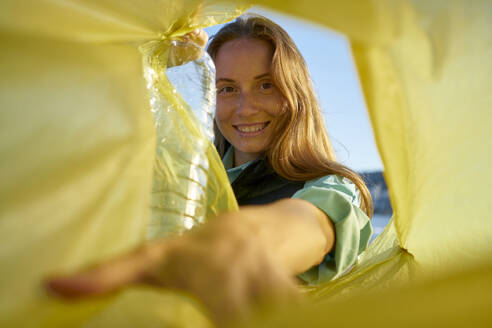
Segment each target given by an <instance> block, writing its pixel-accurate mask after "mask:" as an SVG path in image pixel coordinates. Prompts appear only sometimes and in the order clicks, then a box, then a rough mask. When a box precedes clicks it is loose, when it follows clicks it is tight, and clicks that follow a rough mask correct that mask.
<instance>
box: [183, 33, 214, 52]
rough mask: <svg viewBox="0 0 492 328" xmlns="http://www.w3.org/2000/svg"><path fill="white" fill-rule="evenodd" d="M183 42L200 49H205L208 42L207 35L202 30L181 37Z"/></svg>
mask: <svg viewBox="0 0 492 328" xmlns="http://www.w3.org/2000/svg"><path fill="white" fill-rule="evenodd" d="M183 41H185V42H186V41H191V42H193V43H195V44H196V45H197V46H199V47H200V48H205V46H206V45H207V42H208V34H207V32H205V31H204V30H202V29H196V30H194V31H192V32H190V33H188V34H186V35H184V36H183Z"/></svg>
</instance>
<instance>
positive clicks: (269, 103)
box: [263, 96, 287, 117]
mask: <svg viewBox="0 0 492 328" xmlns="http://www.w3.org/2000/svg"><path fill="white" fill-rule="evenodd" d="M263 104H264V105H266V106H264V108H265V111H266V112H267V113H268V114H269V115H270V116H272V117H278V116H281V115H282V114H284V113H285V110H286V107H287V106H286V105H287V102H286V101H285V100H284V99H283V98H282V97H280V96H275V97H270V98H269V99H265V100H264V101H263Z"/></svg>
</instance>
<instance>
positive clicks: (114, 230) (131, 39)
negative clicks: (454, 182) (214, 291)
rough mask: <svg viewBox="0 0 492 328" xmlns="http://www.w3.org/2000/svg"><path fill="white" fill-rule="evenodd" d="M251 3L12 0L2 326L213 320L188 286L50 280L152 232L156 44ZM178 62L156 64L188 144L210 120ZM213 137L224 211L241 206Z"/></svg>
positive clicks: (2, 59)
mask: <svg viewBox="0 0 492 328" xmlns="http://www.w3.org/2000/svg"><path fill="white" fill-rule="evenodd" d="M243 10H244V8H243V7H241V6H240V5H239V4H238V3H236V4H226V3H220V2H217V1H193V0H189V1H168V0H161V1H130V2H121V1H108V0H106V1H105V0H102V1H100V0H98V1H76V0H73V1H55V0H43V1H3V2H2V3H1V4H0V42H1V44H2V51H1V52H0V67H1V69H0V71H1V72H2V76H1V78H0V108H1V112H0V122H1V123H0V124H1V129H0V131H1V132H0V134H1V138H0V139H1V140H0V153H1V160H0V180H1V181H2V183H1V184H0V209H1V210H0V239H1V240H2V247H0V291H1V293H0V294H1V296H0V326H2V327H31V326H32V327H68V326H87V327H109V326H119V327H124V326H128V327H153V326H159V327H162V326H163V325H164V326H175V325H177V324H179V325H184V326H189V327H206V326H209V325H210V323H209V321H208V319H207V317H206V315H204V314H203V313H204V312H203V311H201V310H200V306H199V305H197V304H196V303H195V302H194V301H193V299H192V298H190V297H188V296H185V295H181V294H179V293H177V292H173V291H162V290H156V289H150V288H143V287H134V288H128V289H126V290H125V291H122V292H121V293H119V294H118V295H113V296H109V297H105V298H100V299H96V300H93V299H89V300H84V301H80V302H74V303H70V302H64V301H60V300H57V298H55V297H51V296H50V295H48V294H47V291H46V290H45V289H44V287H43V286H42V281H43V279H46V278H47V277H48V276H49V275H52V274H55V273H60V272H71V271H73V270H77V269H79V268H82V267H85V266H87V265H90V264H92V263H95V262H98V261H101V260H104V259H107V258H110V257H112V256H115V255H116V254H121V253H124V252H127V251H128V250H130V249H133V248H135V247H136V246H138V245H140V244H142V243H143V242H144V241H145V240H146V234H147V233H148V231H147V230H148V226H149V224H148V221H149V217H150V213H151V194H152V190H153V168H154V167H155V162H154V159H155V157H156V156H155V154H156V142H157V141H156V128H155V126H154V120H153V117H152V112H151V102H150V100H151V97H150V96H149V91H148V90H147V83H148V81H146V80H145V78H144V67H147V66H145V65H148V64H149V62H151V60H150V59H152V58H153V57H152V56H153V55H154V54H153V53H151V52H146V49H148V48H146V47H145V45H148V44H149V43H150V42H154V44H155V45H157V46H158V47H160V48H161V49H162V50H164V52H165V51H166V49H167V50H168V49H169V44H170V41H171V40H172V39H175V38H178V37H179V36H182V35H184V34H186V33H188V32H190V31H192V30H194V29H196V28H202V27H206V26H209V25H212V24H218V23H223V22H225V21H228V20H231V19H233V18H234V17H235V16H237V15H239V14H240V13H241V12H242V11H243ZM144 59H146V61H145V62H144ZM161 59H162V58H161ZM166 63H167V62H166V61H163V62H162V63H160V64H162V65H161V66H159V65H157V64H156V65H154V62H152V65H153V66H152V67H153V69H154V70H155V71H156V72H157V74H158V75H159V78H158V79H157V81H156V82H155V86H156V88H158V91H159V92H160V96H161V97H162V99H163V100H165V101H167V103H169V104H171V108H170V109H172V110H174V112H173V113H172V114H173V115H174V117H175V119H177V118H180V119H181V121H182V122H185V124H184V126H183V130H179V131H176V135H178V134H179V135H181V136H184V137H183V139H182V140H185V139H186V138H187V139H186V140H187V142H188V143H181V144H180V145H179V146H180V147H181V151H182V152H183V153H185V154H186V153H187V152H188V153H189V152H193V151H192V150H190V149H189V147H190V145H191V144H192V143H193V141H194V140H196V139H197V138H198V137H200V136H201V131H200V130H199V129H198V127H197V126H196V124H195V125H193V122H192V121H193V116H192V115H191V112H190V110H189V108H187V107H186V106H187V104H186V102H185V101H184V100H183V99H181V98H180V97H179V95H176V94H174V93H173V92H172V88H170V87H169V82H168V81H167V80H166V79H165V78H164V75H163V74H164V72H165V69H166V67H165V65H166ZM165 123H168V124H171V123H170V122H164V124H165ZM190 139H192V140H190ZM201 140H202V144H203V148H202V150H203V152H202V153H201V154H200V155H201V156H206V162H207V164H208V166H209V168H208V170H207V174H208V175H207V176H206V178H207V179H208V180H207V184H206V191H205V194H206V198H205V199H202V200H201V201H205V202H206V203H207V206H206V209H207V213H206V217H211V216H213V215H214V214H217V213H219V212H221V211H224V210H228V209H229V210H231V209H235V208H237V205H236V202H235V199H234V197H233V193H232V190H231V188H230V186H229V183H228V180H227V176H226V174H225V171H224V169H223V166H222V163H221V161H220V159H219V157H218V155H217V154H216V152H215V150H214V148H213V145H212V143H211V141H210V140H209V139H207V138H202V139H201ZM186 147H188V148H186ZM161 159H162V160H164V161H167V162H168V163H171V164H172V163H173V161H172V159H170V158H161ZM169 170H170V171H169V172H171V173H172V175H173V174H174V176H176V175H177V174H179V172H180V171H179V170H178V169H177V166H169ZM190 176H191V175H190ZM190 176H188V178H190ZM190 179H193V176H191V178H190ZM176 182H177V181H176V180H169V181H167V182H166V181H164V182H163V181H161V182H160V185H161V186H162V185H163V184H165V183H167V184H168V185H167V187H168V188H170V189H176V188H174V187H173V186H172V184H173V183H176ZM200 182H202V181H200ZM154 185H155V184H154ZM202 187H203V186H202ZM185 196H186V195H185ZM169 201H170V200H169ZM154 226H155V225H154ZM162 230H163V229H154V233H152V234H151V235H149V237H160V236H162ZM181 232H182V231H181V230H179V229H176V233H181Z"/></svg>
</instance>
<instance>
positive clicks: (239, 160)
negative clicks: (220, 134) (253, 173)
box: [234, 148, 260, 167]
mask: <svg viewBox="0 0 492 328" xmlns="http://www.w3.org/2000/svg"><path fill="white" fill-rule="evenodd" d="M259 156H260V154H256V153H254V154H252V153H243V152H240V151H238V150H236V148H234V167H236V166H239V165H243V164H244V163H248V162H251V161H252V160H254V159H257V158H258V157H259Z"/></svg>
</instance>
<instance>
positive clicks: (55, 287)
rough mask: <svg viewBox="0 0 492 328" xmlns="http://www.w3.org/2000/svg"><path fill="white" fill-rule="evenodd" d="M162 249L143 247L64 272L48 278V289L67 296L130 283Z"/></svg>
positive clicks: (134, 280) (138, 279)
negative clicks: (63, 274) (67, 273)
mask: <svg viewBox="0 0 492 328" xmlns="http://www.w3.org/2000/svg"><path fill="white" fill-rule="evenodd" d="M162 252H163V249H162V246H161V245H158V244H153V245H149V246H146V247H143V248H141V249H139V250H137V251H135V252H133V253H131V254H129V255H126V256H123V257H120V258H118V259H115V260H112V261H109V262H106V263H104V264H101V265H98V266H96V267H94V268H90V269H88V270H85V271H82V272H79V273H76V274H72V275H66V276H59V277H54V278H51V279H49V280H48V281H47V283H46V285H47V288H48V289H49V290H51V291H52V292H54V293H56V294H59V295H61V296H63V297H67V298H79V297H84V296H91V295H100V294H105V293H108V292H111V291H114V290H117V289H119V288H121V287H124V286H126V285H129V284H133V283H136V282H140V280H141V279H142V277H143V276H144V275H145V273H146V271H147V270H148V268H149V267H152V266H153V265H154V263H155V262H156V261H157V259H158V258H160V257H161V254H162Z"/></svg>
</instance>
